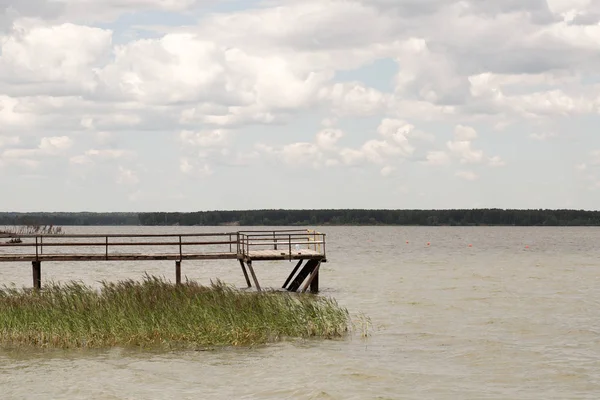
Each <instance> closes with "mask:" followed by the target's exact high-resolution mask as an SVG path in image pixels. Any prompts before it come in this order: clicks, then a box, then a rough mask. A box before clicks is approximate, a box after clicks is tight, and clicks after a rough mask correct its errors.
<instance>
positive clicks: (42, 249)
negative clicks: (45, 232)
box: [40, 236, 44, 254]
mask: <svg viewBox="0 0 600 400" xmlns="http://www.w3.org/2000/svg"><path fill="white" fill-rule="evenodd" d="M40 254H44V237H43V236H40Z"/></svg>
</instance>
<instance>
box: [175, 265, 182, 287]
mask: <svg viewBox="0 0 600 400" xmlns="http://www.w3.org/2000/svg"><path fill="white" fill-rule="evenodd" d="M175 284H177V285H181V261H175Z"/></svg>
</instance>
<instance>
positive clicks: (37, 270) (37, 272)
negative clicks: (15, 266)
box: [31, 260, 42, 290]
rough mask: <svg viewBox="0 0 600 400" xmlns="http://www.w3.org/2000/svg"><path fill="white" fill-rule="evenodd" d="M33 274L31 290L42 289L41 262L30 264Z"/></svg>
mask: <svg viewBox="0 0 600 400" xmlns="http://www.w3.org/2000/svg"><path fill="white" fill-rule="evenodd" d="M31 269H32V272H33V288H34V289H36V290H40V289H41V288H42V262H41V261H39V260H36V261H32V262H31Z"/></svg>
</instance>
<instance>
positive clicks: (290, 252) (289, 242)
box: [288, 235, 292, 261]
mask: <svg viewBox="0 0 600 400" xmlns="http://www.w3.org/2000/svg"><path fill="white" fill-rule="evenodd" d="M288 245H289V255H290V261H292V235H288Z"/></svg>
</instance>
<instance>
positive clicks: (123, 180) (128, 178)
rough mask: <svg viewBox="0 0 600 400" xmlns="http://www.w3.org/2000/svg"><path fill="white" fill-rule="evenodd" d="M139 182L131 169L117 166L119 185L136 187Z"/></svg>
mask: <svg viewBox="0 0 600 400" xmlns="http://www.w3.org/2000/svg"><path fill="white" fill-rule="evenodd" d="M139 182H140V180H139V178H138V176H137V173H136V172H135V171H133V170H131V169H128V168H125V167H123V166H119V170H118V172H117V183H118V184H119V185H137V184H138V183H139Z"/></svg>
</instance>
